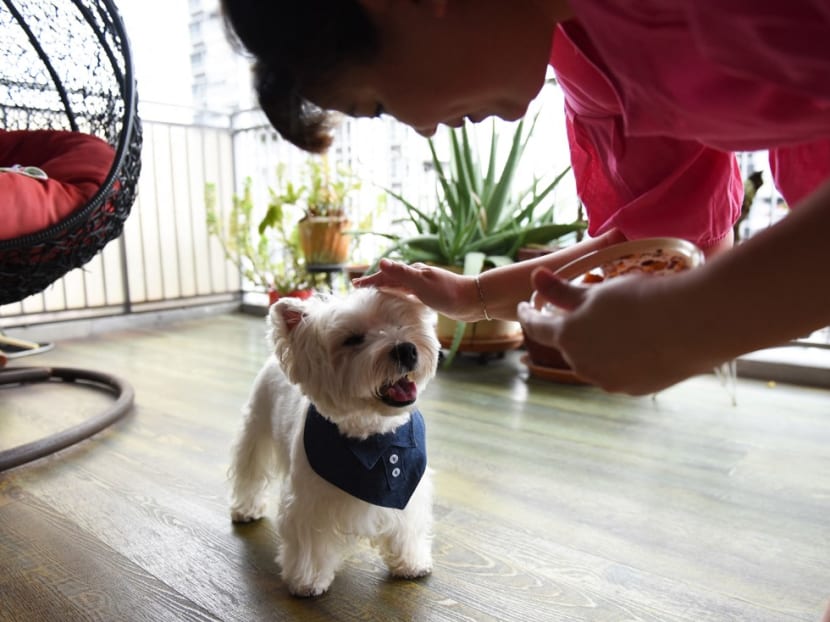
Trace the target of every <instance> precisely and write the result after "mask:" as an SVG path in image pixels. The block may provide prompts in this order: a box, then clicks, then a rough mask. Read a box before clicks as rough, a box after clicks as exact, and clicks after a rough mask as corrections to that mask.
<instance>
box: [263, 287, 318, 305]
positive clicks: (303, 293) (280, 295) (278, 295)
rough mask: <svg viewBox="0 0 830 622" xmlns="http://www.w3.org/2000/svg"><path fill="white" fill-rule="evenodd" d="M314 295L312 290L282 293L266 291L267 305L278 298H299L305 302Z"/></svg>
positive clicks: (272, 290)
mask: <svg viewBox="0 0 830 622" xmlns="http://www.w3.org/2000/svg"><path fill="white" fill-rule="evenodd" d="M313 295H314V290H313V289H295V290H294V291H293V292H287V293H282V292H278V291H277V290H275V289H269V290H268V304H269V305H272V304H274V303H275V302H277V300H279V299H280V298H300V299H301V300H305V299H307V298H311V296H313Z"/></svg>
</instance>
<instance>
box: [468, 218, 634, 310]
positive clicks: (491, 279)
mask: <svg viewBox="0 0 830 622" xmlns="http://www.w3.org/2000/svg"><path fill="white" fill-rule="evenodd" d="M624 240H625V237H624V236H623V235H622V234H621V233H620V232H619V231H611V232H609V233H607V234H604V235H601V236H599V237H596V238H588V239H585V240H583V241H582V242H579V243H577V244H574V245H572V246H568V247H566V248H564V249H562V250H559V251H556V252H553V253H550V254H549V255H543V256H541V257H537V258H535V259H529V260H526V261H521V262H517V263H514V264H510V265H508V266H503V267H501V268H494V269H492V270H487V271H486V272H484V273H483V274H481V276H480V277H479V280H480V282H481V292H482V294H483V296H484V301H485V304H486V305H487V313H488V314H489V316H490V317H493V318H498V319H502V320H515V319H516V305H518V304H519V303H520V302H521V301H523V300H527V299H529V298H530V295H531V293H532V291H533V288H532V286H531V284H530V275H531V274H533V271H534V270H536V269H537V268H548V269H550V270H557V269H559V268H561V267H562V266H564V265H565V264H568V263H570V262H571V261H573V260H574V259H576V258H577V257H581V256H582V255H584V254H586V253H589V252H591V251H594V250H597V249H599V248H604V247H606V246H610V245H611V244H616V243H618V242H622V241H624Z"/></svg>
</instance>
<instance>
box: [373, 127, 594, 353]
mask: <svg viewBox="0 0 830 622" xmlns="http://www.w3.org/2000/svg"><path fill="white" fill-rule="evenodd" d="M536 119H537V117H534V118H533V120H532V121H531V124H530V126H529V127H526V125H525V121H524V120H522V121H520V122H519V123H517V124H516V126H515V130H514V133H513V135H512V137H510V140H511V144H510V149H509V150H508V152H507V156H506V158H505V159H504V161H503V162H501V163H500V162H499V161H498V160H497V154H498V143H499V138H500V136H499V133H498V132H497V131H496V126H495V123H494V124H493V126H492V130H491V133H490V140H489V149H488V151H487V152H486V153H485V154H484V156H482V154H481V153H479V150H478V149H477V147H476V145H475V144H474V143H473V142H472V141H471V139H470V135H469V132H468V129H467V126H466V125H465V126H463V127H461V128H458V129H455V130H452V131H451V132H450V137H449V138H450V160H449V163H448V164H447V165H445V164H444V163H443V162H442V161H441V160H440V159H439V157H438V154H437V152H436V148H435V143H434V141H433V140H432V139H430V141H429V146H430V152H431V155H432V164H433V166H434V168H435V172H436V175H437V178H438V182H439V193H438V197H437V205H436V207H435V209H434V210H432V211H426V210H422V209H419V208H418V207H416V206H415V205H414V204H413V203H411V202H410V201H407V200H406V199H405V198H404V197H402V196H400V195H398V194H396V193H394V192H391V191H390V192H389V194H390V195H391V196H393V197H395V198H396V199H398V200H399V201H401V203H402V204H403V205H404V207H405V208H406V211H407V220H408V221H409V222H410V223H411V224H412V225H414V227H415V229H416V232H417V233H416V234H415V235H412V236H396V235H389V234H383V233H379V235H384V236H385V237H387V238H389V239H391V240H392V245H391V247H390V248H388V249H387V251H386V252H385V253H384V255H383V256H384V257H389V256H391V257H396V258H399V259H401V260H403V261H407V262H410V263H411V262H416V261H420V262H424V263H431V264H436V265H441V266H448V267H457V268H461V269H463V273H464V274H467V275H476V274H479V273H480V272H481V271H482V270H484V269H485V268H486V267H487V266H501V265H505V264H509V263H512V262H514V261H515V260H516V255H517V253H518V251H519V249H520V248H522V247H527V246H533V245H545V244H549V243H550V242H551V241H553V240H557V239H559V238H561V237H562V236H565V235H567V234H570V233H578V232H581V231H582V230H584V229H585V227H586V223H585V222H583V221H576V222H570V223H557V222H555V203H554V201H553V194H552V193H553V191H554V190H555V189H556V187H557V186H558V185H559V183H560V182H561V181H562V179H564V178H565V176H566V175H567V173H568V172H569V171H570V167H567V168H566V169H565V170H563V171H562V172H560V173H559V174H558V175H556V176H555V177H554V178H553V179H552V180H550V181H549V182H546V183H544V182H542V180H540V179H539V178H534V179H533V182H532V183H531V184H529V186H527V187H526V188H522V189H519V190H514V188H513V184H514V181H515V177H516V172H517V171H518V169H519V166H520V164H521V162H522V156H523V154H524V152H525V149H526V147H527V144H528V140H529V139H530V137H531V135H532V134H533V130H534V128H535V125H536ZM485 157H486V160H485ZM465 327H466V324H465V323H463V322H458V324H457V326H456V330H455V334H454V338H453V344H452V347H451V348H450V353H449V356H448V357H447V364H450V363H451V362H452V359H453V357H454V355H455V353H456V352H457V350H458V347H459V345H460V343H461V339H462V337H463V335H464V330H465Z"/></svg>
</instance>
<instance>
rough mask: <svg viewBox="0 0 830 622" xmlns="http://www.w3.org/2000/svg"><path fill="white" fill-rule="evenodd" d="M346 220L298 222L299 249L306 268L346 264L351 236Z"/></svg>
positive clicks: (313, 218) (331, 219) (323, 219)
mask: <svg viewBox="0 0 830 622" xmlns="http://www.w3.org/2000/svg"><path fill="white" fill-rule="evenodd" d="M349 225H350V223H349V220H348V219H347V218H327V217H312V218H305V219H303V220H301V221H300V222H299V231H300V247H301V248H302V249H303V256H304V257H305V261H306V265H307V266H331V265H341V264H344V263H346V260H347V259H348V258H349V244H350V242H351V236H350V235H349V234H347V233H345V231H347V230H348V229H349Z"/></svg>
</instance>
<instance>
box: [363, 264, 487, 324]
mask: <svg viewBox="0 0 830 622" xmlns="http://www.w3.org/2000/svg"><path fill="white" fill-rule="evenodd" d="M352 283H353V284H354V285H355V287H378V288H381V289H393V290H398V291H402V292H404V293H407V294H411V295H413V296H415V297H416V298H418V299H419V300H420V301H421V302H422V303H424V304H425V305H427V306H428V307H431V308H432V309H435V310H436V311H438V312H439V313H442V314H444V315H446V316H447V317H450V318H452V319H454V320H461V321H465V322H474V321H477V320H480V319H481V318H482V312H481V306H480V302H479V299H478V291H477V290H476V285H475V281H474V280H473V279H472V278H470V277H465V276H463V275H460V274H456V273H454V272H450V271H449V270H444V269H443V268H436V267H434V266H427V265H426V264H422V263H415V264H412V265H407V264H404V263H400V262H397V261H391V260H389V259H381V261H380V264H379V270H378V271H377V272H375V273H374V274H370V275H368V276H363V277H360V278H357V279H354V280H353V281H352Z"/></svg>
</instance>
